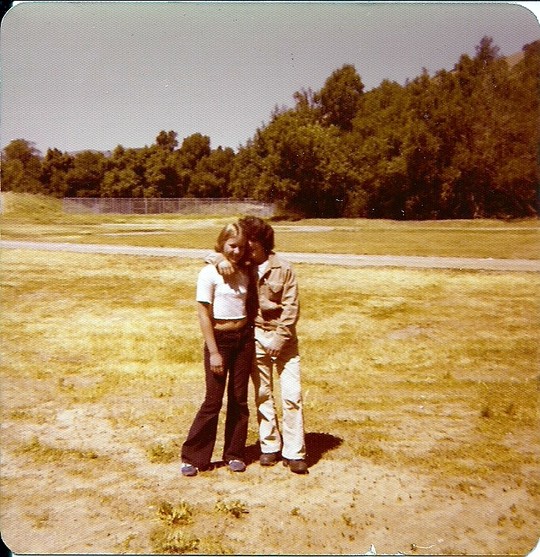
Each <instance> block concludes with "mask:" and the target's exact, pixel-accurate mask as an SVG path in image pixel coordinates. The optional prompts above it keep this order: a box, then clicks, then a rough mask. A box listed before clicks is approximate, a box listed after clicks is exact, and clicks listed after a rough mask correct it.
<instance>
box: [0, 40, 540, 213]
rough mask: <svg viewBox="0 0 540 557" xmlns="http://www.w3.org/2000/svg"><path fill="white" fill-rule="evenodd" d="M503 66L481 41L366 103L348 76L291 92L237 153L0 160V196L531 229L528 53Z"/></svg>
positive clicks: (533, 179) (24, 146)
mask: <svg viewBox="0 0 540 557" xmlns="http://www.w3.org/2000/svg"><path fill="white" fill-rule="evenodd" d="M522 54H523V56H522V57H521V59H520V60H519V61H518V62H517V63H515V64H510V63H509V61H508V60H507V59H506V58H503V57H502V56H500V55H499V48H498V47H497V46H495V45H494V44H493V40H492V39H491V38H490V37H484V38H483V39H482V40H481V42H480V44H479V45H478V46H477V47H476V53H475V56H474V57H470V56H468V55H462V56H461V57H460V59H459V61H458V63H457V64H456V65H455V67H454V69H453V70H452V71H446V70H441V71H439V72H437V73H436V74H435V75H434V76H430V75H428V72H427V71H426V70H424V71H423V72H422V74H421V75H420V76H418V77H416V78H415V79H413V80H409V81H407V82H406V83H405V84H404V85H399V84H398V83H396V82H393V81H389V80H384V81H383V82H382V83H381V84H380V85H379V86H378V87H376V88H374V89H372V90H370V91H368V92H365V91H364V85H363V83H362V80H361V77H360V75H359V74H358V73H357V71H356V69H355V67H354V66H353V65H350V64H345V65H343V66H342V67H341V68H339V69H337V70H336V71H334V72H333V73H332V74H331V75H330V76H329V77H328V79H327V80H326V82H325V83H324V86H323V87H322V88H321V90H320V91H312V90H310V89H308V90H304V89H303V90H301V91H298V92H296V93H295V94H294V95H293V99H294V106H293V107H292V108H288V107H277V106H276V107H275V108H274V110H273V111H272V113H271V115H270V120H269V122H268V123H267V124H264V125H263V126H261V127H260V128H258V129H257V130H256V132H255V134H254V136H253V137H252V138H250V139H248V140H247V142H246V144H245V145H241V146H240V147H239V149H238V152H237V153H235V152H234V151H233V149H231V148H222V147H218V148H217V149H211V146H210V138H209V137H208V136H204V135H202V134H200V133H196V134H193V135H191V136H189V137H186V138H184V139H183V141H182V143H181V145H179V142H178V135H177V133H176V132H174V131H168V132H166V131H161V132H160V133H159V134H158V136H157V137H156V140H155V143H154V144H152V145H151V146H145V147H143V148H138V149H136V148H124V147H122V146H121V145H119V146H117V147H116V148H115V149H114V151H113V152H112V153H110V154H105V153H100V152H95V151H90V150H88V151H82V152H80V153H76V154H69V153H63V152H61V151H59V150H58V149H56V148H49V149H48V150H47V153H46V155H45V156H44V157H43V156H41V153H40V152H39V151H37V149H35V147H34V145H33V144H32V143H31V142H28V141H26V140H23V139H17V140H14V141H12V142H11V143H10V144H9V145H7V146H6V147H5V148H4V150H3V151H2V187H3V189H4V190H5V191H8V190H12V191H24V192H34V193H44V194H48V195H53V196H56V197H201V198H204V197H234V198H245V197H250V198H254V199H257V200H260V201H270V202H277V203H278V205H279V206H280V207H281V209H282V210H283V211H284V212H286V213H288V214H294V215H298V216H302V217H322V218H324V217H367V218H388V219H399V220H403V219H455V218H465V219H468V218H518V217H531V216H537V215H538V205H537V200H538V199H537V196H538V184H539V176H540V174H539V168H538V156H539V147H540V133H539V126H540V110H539V93H540V41H535V42H534V43H531V44H528V45H525V46H524V47H523V50H522Z"/></svg>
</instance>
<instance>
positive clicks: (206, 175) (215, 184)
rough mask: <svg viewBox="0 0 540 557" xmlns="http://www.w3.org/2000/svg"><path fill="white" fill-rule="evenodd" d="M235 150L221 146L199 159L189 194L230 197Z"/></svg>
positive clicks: (194, 195) (192, 176)
mask: <svg viewBox="0 0 540 557" xmlns="http://www.w3.org/2000/svg"><path fill="white" fill-rule="evenodd" d="M234 157H235V155H234V151H233V150H232V149H231V148H230V147H227V148H226V149H223V148H222V147H221V146H220V147H218V148H217V149H215V150H213V151H212V152H211V153H210V154H209V155H208V156H205V157H203V158H201V159H200V160H199V162H198V163H197V166H196V167H195V170H194V172H193V174H192V175H191V180H190V185H189V189H188V192H187V193H188V195H189V196H193V197H229V196H230V195H231V190H230V187H229V186H230V175H231V170H232V166H233V162H234Z"/></svg>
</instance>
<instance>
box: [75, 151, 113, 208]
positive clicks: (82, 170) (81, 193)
mask: <svg viewBox="0 0 540 557" xmlns="http://www.w3.org/2000/svg"><path fill="white" fill-rule="evenodd" d="M105 170H106V159H105V155H104V154H103V153H100V152H95V151H90V150H87V151H81V152H80V153H77V154H76V155H74V157H73V166H72V167H71V169H70V170H69V171H68V172H67V175H66V184H67V191H66V197H99V196H100V192H101V183H102V180H103V177H104V175H105Z"/></svg>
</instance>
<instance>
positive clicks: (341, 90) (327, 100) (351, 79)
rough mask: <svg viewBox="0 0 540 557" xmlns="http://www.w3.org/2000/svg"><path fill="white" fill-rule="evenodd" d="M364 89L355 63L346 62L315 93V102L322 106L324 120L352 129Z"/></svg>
mask: <svg viewBox="0 0 540 557" xmlns="http://www.w3.org/2000/svg"><path fill="white" fill-rule="evenodd" d="M363 90H364V85H363V83H362V80H361V79H360V76H359V75H358V73H357V72H356V69H355V67H354V66H353V65H351V64H345V65H344V66H343V67H342V68H341V69H339V70H336V71H334V72H333V73H332V75H331V76H330V77H329V78H328V79H327V80H326V82H325V84H324V87H323V88H322V89H321V90H320V91H319V92H318V93H316V94H315V95H314V100H315V102H316V103H317V104H318V105H319V106H320V111H321V119H322V121H323V122H324V123H325V124H328V125H330V124H333V125H335V126H337V127H338V128H339V129H340V130H342V131H350V130H351V129H352V120H353V118H354V116H355V115H356V113H357V111H358V108H359V105H360V100H361V98H362V93H363Z"/></svg>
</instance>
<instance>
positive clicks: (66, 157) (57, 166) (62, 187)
mask: <svg viewBox="0 0 540 557" xmlns="http://www.w3.org/2000/svg"><path fill="white" fill-rule="evenodd" d="M72 167H73V157H72V156H71V155H70V154H68V153H62V152H61V151H60V150H59V149H56V148H54V149H47V153H46V155H45V158H44V159H43V162H42V163H41V174H40V181H41V183H42V185H43V191H44V192H45V193H47V194H50V195H53V196H55V197H64V196H65V194H66V192H67V191H68V184H67V181H66V178H67V173H68V172H69V171H70V170H71V168H72Z"/></svg>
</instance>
